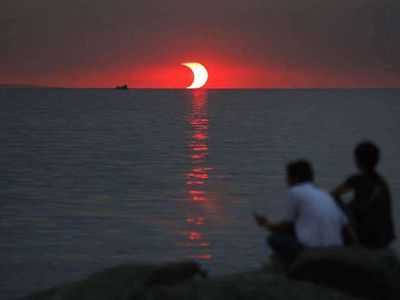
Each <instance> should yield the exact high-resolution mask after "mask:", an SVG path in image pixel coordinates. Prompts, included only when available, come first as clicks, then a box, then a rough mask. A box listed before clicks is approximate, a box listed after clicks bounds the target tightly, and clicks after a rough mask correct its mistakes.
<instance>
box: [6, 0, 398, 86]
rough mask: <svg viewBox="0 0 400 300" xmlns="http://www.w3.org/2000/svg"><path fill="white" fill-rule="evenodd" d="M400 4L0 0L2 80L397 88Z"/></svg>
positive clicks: (366, 0)
mask: <svg viewBox="0 0 400 300" xmlns="http://www.w3.org/2000/svg"><path fill="white" fill-rule="evenodd" d="M399 37H400V0H397V1H384V0H381V1H378V0H142V1H138V0H113V1H110V0H36V1H35V0H0V82H1V83H34V84H47V85H55V86H73V87H84V86H87V87H107V86H113V85H115V84H119V83H128V84H129V85H130V86H137V87H184V86H185V85H186V84H187V83H189V82H190V80H191V73H190V71H188V70H187V69H185V67H183V66H180V63H181V62H185V61H198V62H201V63H203V64H204V65H205V66H206V67H207V69H208V70H209V74H210V79H209V83H208V87H400V38H399Z"/></svg>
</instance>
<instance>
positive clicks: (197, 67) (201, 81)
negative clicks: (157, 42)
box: [182, 62, 208, 89]
mask: <svg viewBox="0 0 400 300" xmlns="http://www.w3.org/2000/svg"><path fill="white" fill-rule="evenodd" d="M182 65H184V66H186V67H188V68H189V69H190V70H192V72H193V76H194V78H193V82H192V84H191V85H189V86H188V87H186V88H187V89H198V88H201V87H203V86H204V85H205V84H206V83H207V79H208V72H207V69H206V68H205V67H204V66H203V65H202V64H199V63H197V62H185V63H182Z"/></svg>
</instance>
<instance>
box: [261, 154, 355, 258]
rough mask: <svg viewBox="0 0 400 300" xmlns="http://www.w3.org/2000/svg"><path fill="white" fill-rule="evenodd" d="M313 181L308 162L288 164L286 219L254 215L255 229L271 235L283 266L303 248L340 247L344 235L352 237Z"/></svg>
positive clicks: (339, 213) (328, 197) (332, 202)
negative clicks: (257, 226) (276, 221)
mask: <svg viewBox="0 0 400 300" xmlns="http://www.w3.org/2000/svg"><path fill="white" fill-rule="evenodd" d="M313 181H314V174H313V170H312V167H311V164H310V163H309V162H308V161H304V160H299V161H295V162H293V163H290V164H288V166H287V183H288V186H289V190H288V192H287V196H286V218H285V219H284V220H283V221H282V222H279V223H272V222H270V221H269V219H268V218H267V217H266V216H264V215H257V214H255V219H256V221H257V223H258V225H259V226H261V227H263V228H265V229H266V230H268V231H270V232H271V233H272V234H271V235H270V236H269V238H268V243H269V245H270V246H271V248H272V249H273V250H274V252H275V254H276V255H277V257H278V258H279V260H280V261H282V262H284V263H285V264H290V263H291V262H293V260H294V259H295V258H296V257H297V255H298V254H299V253H300V251H301V250H302V249H303V248H304V247H328V246H342V245H343V238H342V236H343V233H345V234H347V235H348V236H351V237H352V236H354V234H353V232H352V230H351V228H350V226H349V222H348V220H347V217H346V215H345V214H344V213H343V212H342V210H341V209H340V208H339V207H338V205H337V204H336V202H335V200H334V199H333V198H332V196H331V195H330V194H328V193H327V192H325V191H323V190H321V189H319V188H317V187H316V186H315V185H314V184H313Z"/></svg>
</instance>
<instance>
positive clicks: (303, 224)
mask: <svg viewBox="0 0 400 300" xmlns="http://www.w3.org/2000/svg"><path fill="white" fill-rule="evenodd" d="M287 199H288V201H289V202H292V203H291V204H289V205H288V207H292V211H290V210H289V214H293V215H292V216H289V218H290V219H292V220H293V222H294V226H295V232H296V236H297V238H298V240H299V241H300V242H301V243H302V244H303V245H304V246H306V247H326V246H341V245H343V239H342V234H341V233H342V228H343V226H344V225H345V224H346V223H347V218H346V217H345V215H344V214H343V212H342V211H341V210H340V209H339V208H338V206H337V205H336V203H335V201H334V199H333V198H332V196H330V195H329V194H328V193H326V192H325V191H323V190H321V189H319V188H316V187H315V186H314V185H313V184H311V183H305V184H301V185H296V186H294V187H292V188H291V189H290V190H289V192H288V198H287Z"/></svg>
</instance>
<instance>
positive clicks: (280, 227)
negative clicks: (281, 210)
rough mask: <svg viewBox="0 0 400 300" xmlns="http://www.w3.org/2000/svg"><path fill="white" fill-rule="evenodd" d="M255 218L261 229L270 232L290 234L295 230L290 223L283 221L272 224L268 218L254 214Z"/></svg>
mask: <svg viewBox="0 0 400 300" xmlns="http://www.w3.org/2000/svg"><path fill="white" fill-rule="evenodd" d="M254 218H255V219H256V222H257V224H258V225H259V226H260V227H261V228H264V229H265V230H268V231H270V232H290V231H292V230H293V224H292V223H290V222H286V221H283V222H278V223H272V222H270V220H269V219H268V218H267V217H266V216H263V215H257V214H254Z"/></svg>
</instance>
